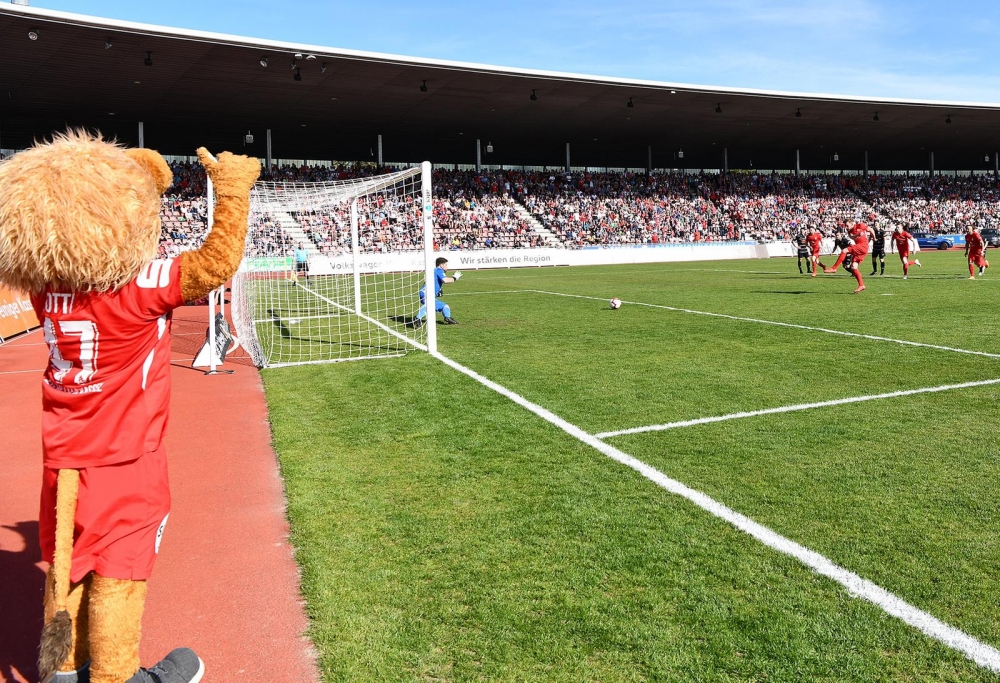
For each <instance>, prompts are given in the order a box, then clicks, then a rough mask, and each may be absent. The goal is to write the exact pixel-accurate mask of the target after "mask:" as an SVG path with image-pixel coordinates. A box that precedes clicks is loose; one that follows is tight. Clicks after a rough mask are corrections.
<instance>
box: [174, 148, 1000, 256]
mask: <svg viewBox="0 0 1000 683" xmlns="http://www.w3.org/2000/svg"><path fill="white" fill-rule="evenodd" d="M171 166H172V169H173V171H174V185H173V186H172V187H171V188H170V189H169V190H168V191H167V193H166V194H165V196H164V198H163V209H162V211H161V218H162V224H163V226H162V232H161V241H160V254H161V255H163V256H174V255H176V254H178V253H180V252H182V251H185V250H187V249H192V248H196V247H198V246H200V244H201V242H202V241H203V240H204V235H205V231H206V229H207V207H206V202H205V199H204V194H205V177H204V173H203V171H202V170H201V168H200V166H198V165H197V164H180V163H175V164H172V165H171ZM386 171H387V169H377V168H375V167H373V166H362V165H340V166H333V167H317V166H313V167H309V166H302V167H293V166H283V167H274V168H272V169H271V171H270V172H269V173H267V174H265V176H266V179H268V180H271V181H274V182H279V183H297V182H302V183H315V182H327V181H333V180H350V179H358V178H364V177H368V176H371V175H376V174H381V173H385V172H386ZM433 187H434V200H433V211H434V241H435V246H436V248H437V249H439V250H457V249H463V250H464V249H506V248H531V247H537V246H546V245H552V246H560V247H565V248H584V247H590V246H614V245H633V244H652V245H655V244H668V243H687V242H718V241H732V240H743V241H746V240H750V241H756V242H771V241H779V240H787V239H790V238H791V237H792V236H794V235H795V234H796V233H797V232H798V231H800V230H804V229H808V228H812V227H815V228H818V229H819V230H820V231H822V232H823V233H824V234H826V235H830V236H832V235H833V234H835V233H836V232H837V231H838V230H840V229H841V228H843V227H845V226H847V225H849V224H853V223H854V222H855V221H857V220H863V221H865V222H876V223H882V224H885V225H887V226H889V225H895V224H899V225H902V226H903V227H905V228H906V229H907V230H909V231H910V232H913V231H915V230H920V231H928V232H941V233H957V232H964V231H965V229H966V228H967V227H970V226H972V225H975V226H976V227H979V228H985V227H997V226H1000V183H998V181H997V179H996V178H994V177H991V176H967V177H955V176H935V177H928V176H898V175H894V176H886V175H878V176H876V175H870V176H867V177H863V176H843V175H799V176H793V175H787V174H753V173H736V172H732V173H726V174H652V175H646V174H644V173H628V172H624V173H577V172H574V173H566V172H561V171H560V172H541V173H540V172H525V171H482V172H475V171H451V170H445V169H437V170H435V172H434V178H433ZM358 213H359V246H360V247H361V250H362V251H363V252H367V253H378V252H382V253H385V252H396V251H408V250H418V249H421V248H422V237H421V235H420V229H419V226H420V201H419V196H418V194H417V193H415V192H406V193H404V192H399V193H393V192H391V191H387V192H385V193H380V194H375V195H367V196H365V197H363V198H362V199H361V201H360V202H359V205H358ZM285 220H286V221H292V222H293V223H294V224H297V225H298V227H299V228H301V230H302V232H303V233H304V234H305V235H306V236H307V238H308V239H309V241H310V242H311V243H312V247H314V250H315V251H318V252H319V253H322V254H326V255H331V256H336V255H338V254H342V253H345V252H349V251H350V249H351V238H350V233H351V230H350V206H349V205H348V204H347V203H343V204H335V205H334V206H333V207H332V208H329V209H324V210H322V211H314V210H299V211H289V212H288V213H287V216H286V218H285ZM252 230H253V231H254V232H253V238H252V244H253V245H254V246H253V249H254V251H255V252H259V255H288V254H290V253H291V251H292V249H294V247H295V238H293V237H292V236H291V235H289V234H288V232H287V230H286V229H285V228H283V227H282V222H281V218H280V217H279V216H276V215H265V216H260V218H259V219H258V220H257V223H256V225H254V226H252Z"/></svg>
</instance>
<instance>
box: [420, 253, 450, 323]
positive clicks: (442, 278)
mask: <svg viewBox="0 0 1000 683" xmlns="http://www.w3.org/2000/svg"><path fill="white" fill-rule="evenodd" d="M434 266H435V268H434V310H435V311H441V314H442V315H443V316H444V323H445V325H457V324H458V321H457V320H455V319H454V318H452V317H451V306H449V305H448V304H446V303H445V302H443V301H441V299H439V298H438V297H439V296H441V289H442V287H443V286H444V285H448V284H451V283H452V282H455V281H456V280H458V279H459V278H460V277H462V273H461V272H460V271H456V272H455V277H448V259H446V258H444V257H443V256H442V257H439V258H438V260H437V261H435V262H434ZM426 289H427V285H424V286H423V287H421V288H420V303H421V306H420V310H419V311H417V317H416V319H415V320H414V321H413V326H414V327H420V326H421V325H423V323H424V317H425V316H426V315H427V302H426V301H425V300H424V296H425V295H426V291H425V290H426Z"/></svg>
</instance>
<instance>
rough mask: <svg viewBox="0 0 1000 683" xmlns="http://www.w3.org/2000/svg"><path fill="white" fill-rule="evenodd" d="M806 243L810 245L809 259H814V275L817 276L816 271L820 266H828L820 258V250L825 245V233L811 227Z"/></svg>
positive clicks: (823, 267) (824, 267) (824, 268)
mask: <svg viewBox="0 0 1000 683" xmlns="http://www.w3.org/2000/svg"><path fill="white" fill-rule="evenodd" d="M806 245H808V247H809V252H810V255H809V260H810V261H812V276H813V277H816V273H817V271H818V270H819V269H820V268H822V269H823V270H826V266H825V265H823V262H822V261H820V260H819V250H820V248H821V247H822V246H823V233H821V232H820V231H819V230H818V229H816V228H815V227H812V228H809V235H808V236H806Z"/></svg>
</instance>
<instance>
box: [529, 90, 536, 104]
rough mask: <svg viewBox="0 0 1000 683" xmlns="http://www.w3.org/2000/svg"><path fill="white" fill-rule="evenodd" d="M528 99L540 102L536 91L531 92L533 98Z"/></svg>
mask: <svg viewBox="0 0 1000 683" xmlns="http://www.w3.org/2000/svg"><path fill="white" fill-rule="evenodd" d="M528 99H530V100H531V101H532V102H535V101H537V100H538V95H536V94H535V91H534V90H532V91H531V97H529V98H528Z"/></svg>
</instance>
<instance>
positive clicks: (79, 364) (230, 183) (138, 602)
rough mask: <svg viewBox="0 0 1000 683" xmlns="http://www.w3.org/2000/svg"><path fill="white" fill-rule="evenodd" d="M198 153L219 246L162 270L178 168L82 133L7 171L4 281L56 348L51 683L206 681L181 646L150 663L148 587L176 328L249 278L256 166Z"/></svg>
mask: <svg viewBox="0 0 1000 683" xmlns="http://www.w3.org/2000/svg"><path fill="white" fill-rule="evenodd" d="M198 157H199V159H200V160H201V163H202V165H203V166H204V167H205V170H206V172H207V173H208V176H209V177H210V178H211V179H212V182H213V183H214V186H215V191H216V196H217V204H216V208H215V222H214V226H213V228H212V231H211V233H210V234H209V235H208V238H207V239H206V240H205V243H204V246H202V247H201V248H200V249H198V250H196V251H189V252H186V253H184V254H182V255H181V256H180V257H179V258H176V259H165V260H155V259H154V256H155V254H156V250H157V242H158V240H159V237H160V218H159V211H160V195H162V194H163V192H164V191H166V189H167V188H168V187H169V186H170V184H171V182H172V180H173V178H172V174H171V171H170V167H169V166H167V163H166V161H164V159H163V157H161V156H160V155H159V154H157V153H156V152H154V151H151V150H147V149H124V148H122V147H121V146H119V145H116V144H111V143H108V142H106V141H104V140H102V139H101V137H100V136H99V135H98V136H96V137H95V136H92V135H90V134H88V133H85V132H82V131H72V132H68V133H66V134H63V135H58V136H56V137H55V138H54V139H53V141H52V142H50V143H45V144H37V145H36V146H34V147H33V148H31V149H28V150H26V151H24V152H21V153H19V154H16V155H15V156H13V157H12V158H11V159H10V160H8V161H7V162H5V163H3V164H0V282H2V283H3V284H6V285H9V286H11V287H13V288H15V289H20V290H22V291H25V292H28V293H29V294H30V296H31V301H32V304H33V306H34V309H35V313H36V314H37V315H38V319H39V320H40V321H41V323H42V327H43V332H44V335H45V341H46V342H47V343H48V347H49V364H48V367H47V368H46V370H45V373H44V375H43V381H42V450H43V456H42V467H43V473H42V493H41V510H40V513H39V529H40V536H41V546H42V554H43V558H44V559H45V560H46V561H47V562H49V563H50V569H49V572H48V575H47V579H46V585H45V598H44V603H45V604H44V614H45V627H44V629H43V631H42V638H41V647H40V652H39V661H38V665H39V675H40V677H41V679H42V681H46V682H48V681H55V682H56V683H80V682H81V681H91V682H92V683H126V682H127V683H195V682H196V681H199V680H200V679H201V678H202V676H203V675H204V670H205V667H204V663H203V662H202V661H201V659H200V658H199V657H198V656H197V655H196V654H195V653H194V652H192V651H191V650H190V649H187V648H178V649H176V650H174V651H172V652H170V653H169V654H168V655H167V656H166V658H165V659H164V660H163V661H161V662H159V663H158V664H156V665H155V666H153V667H152V668H150V669H143V668H140V666H139V638H140V627H141V622H142V611H143V605H144V603H145V599H146V580H147V579H148V578H149V576H150V574H151V573H152V571H153V564H154V562H155V560H156V554H157V552H158V551H159V547H160V541H161V538H162V535H163V530H164V527H165V526H166V523H167V516H168V513H169V512H170V490H169V487H168V483H167V460H166V453H165V451H164V446H163V437H164V432H165V431H166V427H167V421H168V417H169V408H170V323H171V315H172V312H173V310H174V309H175V308H177V307H178V306H181V305H183V304H184V303H185V302H189V301H194V300H197V299H200V298H202V297H204V296H205V295H206V294H208V293H209V292H210V291H212V290H213V289H215V288H216V287H218V286H219V285H221V284H222V283H224V282H225V281H226V280H228V279H229V278H230V277H231V276H232V275H233V273H234V272H235V271H236V269H237V267H238V266H239V262H240V258H241V256H242V254H243V243H244V240H245V237H246V230H247V214H248V211H249V205H250V189H251V187H252V186H253V183H254V181H255V180H256V179H257V176H258V175H259V173H260V163H259V162H258V161H257V160H256V159H251V158H247V157H243V156H234V155H232V154H229V153H228V152H224V153H222V154H221V155H219V158H218V159H217V160H216V159H215V158H214V157H212V156H211V155H210V154H209V153H208V151H207V150H205V149H204V148H202V149H199V150H198Z"/></svg>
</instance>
